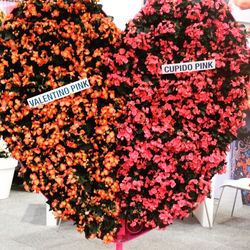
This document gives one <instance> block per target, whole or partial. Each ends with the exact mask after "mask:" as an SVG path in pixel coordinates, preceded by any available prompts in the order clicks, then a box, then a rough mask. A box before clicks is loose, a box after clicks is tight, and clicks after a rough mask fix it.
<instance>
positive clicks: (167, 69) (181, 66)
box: [161, 59, 215, 74]
mask: <svg viewBox="0 0 250 250" xmlns="http://www.w3.org/2000/svg"><path fill="white" fill-rule="evenodd" d="M161 69H162V74H175V73H181V72H192V71H200V70H210V69H215V60H214V59H213V60H206V61H196V62H184V63H174V64H164V65H162V68H161Z"/></svg>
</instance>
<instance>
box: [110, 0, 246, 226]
mask: <svg viewBox="0 0 250 250" xmlns="http://www.w3.org/2000/svg"><path fill="white" fill-rule="evenodd" d="M118 46H119V52H118V53H117V54H116V55H115V58H116V64H115V65H114V72H119V73H118V74H116V73H114V74H111V75H110V77H111V79H114V81H115V85H116V86H119V87H120V88H123V91H124V92H125V93H127V94H128V98H127V102H126V112H125V113H126V115H125V116H124V117H123V119H121V120H120V124H119V127H118V138H119V140H120V144H119V148H118V151H119V154H120V157H121V166H120V169H119V171H118V179H119V182H120V189H121V194H120V197H121V209H122V214H121V215H122V217H124V218H125V219H127V220H128V221H129V223H130V224H131V226H136V225H138V224H144V226H146V227H149V228H154V227H165V226H166V225H168V224H170V223H172V221H173V220H174V219H176V218H184V217H187V216H188V215H189V213H190V212H191V211H192V210H193V209H194V208H195V207H197V204H199V203H200V202H201V201H203V200H204V198H205V197H206V196H207V195H208V194H209V191H210V184H211V178H212V177H213V175H214V174H216V173H218V172H222V171H223V170H224V160H225V152H226V150H227V148H228V144H229V143H230V142H231V141H232V140H233V139H234V138H235V135H236V131H237V129H238V128H239V127H240V126H242V125H243V110H244V109H245V107H246V106H245V105H246V102H245V100H246V85H247V84H248V83H249V82H248V78H247V76H246V75H245V73H244V72H243V71H242V70H241V66H242V65H244V64H246V63H247V62H248V60H249V57H248V56H247V49H246V45H245V36H244V32H243V30H241V28H240V27H239V25H238V24H236V23H235V21H234V20H233V19H232V17H231V14H230V13H229V10H228V8H227V7H226V5H225V4H224V1H222V0H215V1H189V0H188V1H187V0H185V1H182V0H177V1H172V0H164V1H157V0H149V1H147V3H146V5H145V6H144V8H143V9H142V10H141V12H140V13H139V14H138V15H137V17H136V18H135V19H134V20H133V21H131V22H130V23H129V25H128V27H127V30H126V32H125V33H124V37H123V42H122V44H119V45H118ZM121 51H122V53H121ZM209 59H215V60H216V69H214V70H207V71H196V72H187V73H177V74H170V75H162V74H161V65H163V64H171V63H179V62H188V61H201V60H209Z"/></svg>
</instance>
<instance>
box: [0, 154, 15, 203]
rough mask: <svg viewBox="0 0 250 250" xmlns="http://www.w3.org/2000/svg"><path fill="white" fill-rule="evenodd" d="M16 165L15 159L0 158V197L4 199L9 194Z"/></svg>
mask: <svg viewBox="0 0 250 250" xmlns="http://www.w3.org/2000/svg"><path fill="white" fill-rule="evenodd" d="M16 166H17V160H16V159H13V158H0V199H6V198H8V197H9V195H10V188H11V184H12V180H13V176H14V172H15V167H16Z"/></svg>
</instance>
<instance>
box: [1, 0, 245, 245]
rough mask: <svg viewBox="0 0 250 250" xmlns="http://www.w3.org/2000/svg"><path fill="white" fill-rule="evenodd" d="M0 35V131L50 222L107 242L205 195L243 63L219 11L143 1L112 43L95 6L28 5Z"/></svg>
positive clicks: (240, 89)
mask: <svg viewBox="0 0 250 250" xmlns="http://www.w3.org/2000/svg"><path fill="white" fill-rule="evenodd" d="M0 34H1V45H0V62H1V68H0V78H1V89H0V90H1V106H0V117H1V126H0V131H1V133H2V134H3V136H4V138H5V141H6V142H7V143H8V145H9V147H10V150H11V151H12V155H13V157H15V158H16V159H18V160H20V161H21V162H22V165H23V167H22V169H21V171H20V174H21V176H22V177H23V178H24V180H25V181H24V186H25V188H26V189H27V190H35V191H37V192H41V193H43V194H44V195H45V196H46V197H47V198H48V203H49V204H50V206H51V208H52V209H53V210H54V211H55V213H56V215H57V216H58V217H60V218H63V219H72V220H74V221H75V222H76V224H77V227H78V230H79V231H84V232H85V233H86V237H88V238H92V237H95V236H96V237H98V238H101V239H104V241H112V240H113V239H114V237H116V233H117V231H118V229H119V227H120V218H125V219H127V220H128V221H129V224H130V225H129V226H130V228H132V229H133V228H138V226H139V227H140V225H141V224H143V225H144V226H146V227H149V228H153V227H156V226H159V227H164V226H166V225H168V224H169V223H171V222H172V221H173V219H175V218H183V217H185V216H187V215H188V213H189V212H190V211H192V209H193V208H194V207H195V206H196V204H197V202H200V201H201V200H202V199H204V197H205V196H206V195H207V194H208V192H209V182H210V179H211V177H212V176H213V175H214V174H215V173H217V172H218V171H220V170H221V169H222V168H223V165H224V157H225V150H226V147H227V144H228V143H229V142H230V141H231V140H232V139H233V138H234V135H235V133H236V129H237V127H239V126H241V125H242V111H241V110H242V109H243V108H244V105H243V103H244V99H245V92H244V86H245V80H246V78H245V76H244V75H243V74H242V72H241V68H240V66H241V64H244V63H245V62H246V60H247V59H248V58H246V57H245V53H246V50H245V47H244V43H245V39H244V35H243V32H242V31H241V30H240V28H239V26H238V25H237V24H236V23H235V22H234V21H233V19H232V17H231V15H230V14H229V12H228V9H227V8H226V6H225V5H224V4H223V3H222V1H220V0H215V1H202V2H200V1H182V0H176V1H168V0H158V1H156V0H150V1H148V2H147V4H146V6H145V7H144V8H143V9H142V11H141V12H140V13H139V14H138V16H137V17H136V18H135V19H134V20H133V21H132V22H130V24H129V26H128V28H127V30H126V31H125V33H124V36H123V41H121V40H120V32H119V30H118V29H117V28H116V27H115V26H114V24H113V23H112V22H111V20H110V19H109V18H107V17H106V15H105V14H104V13H103V12H102V10H101V8H100V6H98V5H97V3H96V1H92V0H69V1H67V2H65V1H63V0H28V1H26V2H24V3H22V4H21V5H20V6H19V7H18V8H16V9H15V10H14V11H13V13H12V14H11V16H10V17H8V18H7V20H6V21H5V24H4V27H3V29H2V30H1V32H0ZM208 59H215V60H216V69H213V70H208V71H199V72H189V73H178V74H170V75H166V76H165V75H164V76H163V75H161V65H162V64H171V63H179V62H189V61H200V60H208ZM79 80H80V81H79ZM69 84H70V85H69ZM80 90H82V91H80ZM70 93H71V94H70ZM124 98H126V107H127V108H126V109H125V108H124ZM118 123H119V124H118ZM117 129H118V130H117ZM117 131H118V137H117ZM118 138H119V141H118ZM120 159H121V163H119V161H120ZM118 166H119V169H118Z"/></svg>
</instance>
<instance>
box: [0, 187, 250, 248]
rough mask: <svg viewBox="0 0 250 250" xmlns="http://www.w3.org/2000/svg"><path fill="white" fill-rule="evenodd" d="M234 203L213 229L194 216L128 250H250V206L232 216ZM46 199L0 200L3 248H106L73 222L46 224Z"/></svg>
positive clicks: (19, 194) (20, 195)
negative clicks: (56, 226) (203, 224)
mask: <svg viewBox="0 0 250 250" xmlns="http://www.w3.org/2000/svg"><path fill="white" fill-rule="evenodd" d="M231 205H232V204H227V203H225V202H224V203H222V204H221V207H220V210H219V213H218V217H217V219H216V223H215V224H214V227H213V229H211V230H210V229H208V228H203V227H201V226H200V224H199V223H198V221H197V220H196V218H194V217H192V216H190V217H189V218H187V219H185V220H184V221H180V220H178V221H176V222H175V223H174V224H173V225H171V226H169V227H168V228H167V229H166V230H164V231H158V230H153V231H151V232H149V233H148V234H146V235H144V236H141V237H139V238H137V239H135V240H133V241H131V242H129V243H127V244H126V246H125V248H126V249H127V250H165V249H166V250H168V249H170V250H175V249H176V250H182V249H183V250H189V249H190V250H191V249H192V250H196V249H197V250H198V249H199V250H200V249H201V250H206V249H207V250H210V249H216V250H226V249H227V250H240V249H246V250H247V249H248V250H249V249H250V237H249V232H250V207H247V206H243V207H242V208H240V209H238V210H236V211H235V216H234V217H233V218H231V217H230V210H231ZM45 220H46V213H45V204H44V199H43V198H42V197H41V196H40V195H38V194H35V193H26V192H23V191H14V190H12V191H11V195H10V198H8V199H5V200H0V250H36V249H37V250H45V249H46V250H49V249H53V250H81V249H83V250H105V249H112V248H113V249H114V248H115V246H114V245H104V244H103V243H102V242H101V241H100V240H92V241H89V240H86V239H85V238H84V235H82V234H79V233H78V232H76V230H75V227H74V225H73V223H72V222H64V223H62V226H61V229H60V231H59V232H58V231H57V229H56V228H53V227H46V226H45V222H46V221H45Z"/></svg>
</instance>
